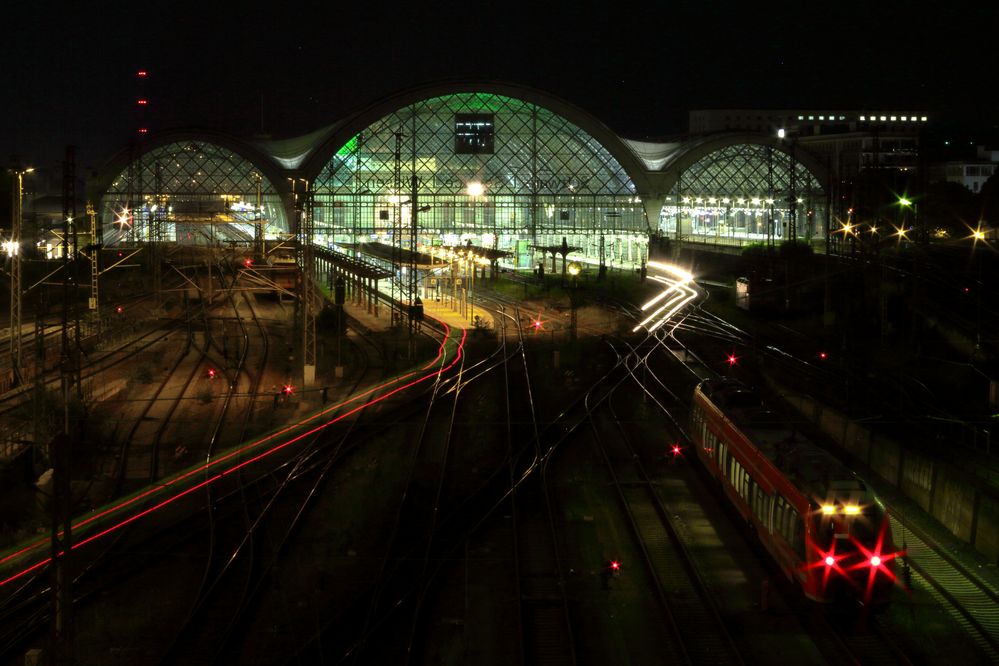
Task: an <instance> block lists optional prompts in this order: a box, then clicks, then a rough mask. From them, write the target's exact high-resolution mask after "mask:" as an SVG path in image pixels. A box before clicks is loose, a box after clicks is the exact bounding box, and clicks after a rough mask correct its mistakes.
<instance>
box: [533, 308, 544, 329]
mask: <svg viewBox="0 0 999 666" xmlns="http://www.w3.org/2000/svg"><path fill="white" fill-rule="evenodd" d="M531 328H533V329H534V332H535V333H537V332H538V331H543V330H544V329H545V322H543V321H541V313H540V312H539V313H538V316H537V318H536V319H535V320H534V321H533V322H531Z"/></svg>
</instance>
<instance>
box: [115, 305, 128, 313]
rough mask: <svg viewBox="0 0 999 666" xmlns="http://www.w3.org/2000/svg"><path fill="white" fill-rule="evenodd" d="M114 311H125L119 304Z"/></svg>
mask: <svg viewBox="0 0 999 666" xmlns="http://www.w3.org/2000/svg"><path fill="white" fill-rule="evenodd" d="M114 311H115V312H117V313H118V314H121V313H123V312H124V311H125V308H123V307H121V306H120V305H119V306H118V307H116V308H115V309H114Z"/></svg>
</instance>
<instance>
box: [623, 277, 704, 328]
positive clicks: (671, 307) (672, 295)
mask: <svg viewBox="0 0 999 666" xmlns="http://www.w3.org/2000/svg"><path fill="white" fill-rule="evenodd" d="M647 265H648V266H649V267H651V268H658V269H659V270H662V271H664V272H666V273H669V274H670V275H672V276H675V279H674V278H671V277H668V276H663V275H651V276H649V277H650V278H651V279H652V280H655V281H656V282H660V283H662V284H664V285H666V286H667V289H665V290H664V291H662V292H661V293H659V294H656V296H654V297H653V298H652V299H651V300H649V301H648V302H646V303H645V304H644V305H642V311H643V312H644V311H645V310H648V309H649V308H651V307H653V306H654V305H656V304H658V303H659V302H660V301H662V300H663V299H668V300H666V303H665V305H662V306H660V307H659V308H657V309H656V310H655V311H654V312H653V313H652V314H650V315H649V316H648V317H646V318H645V319H644V320H643V321H642V322H640V323H639V324H638V325H637V326H635V327H634V328H633V329H631V331H632V333H637V332H638V330H639V329H641V328H642V327H643V326H647V325H648V324H649V323H650V322H652V321H654V320H655V319H657V318H658V319H659V321H657V322H656V323H655V324H653V325H652V326H651V327H650V328H649V329H648V330H649V332H650V333H651V332H653V331H655V330H656V329H657V328H659V327H660V326H662V325H663V324H664V323H666V322H667V321H669V320H670V319H671V318H672V317H673V315H675V314H676V313H677V312H679V311H680V310H681V309H683V308H684V307H685V306H686V305H687V303H689V302H690V301H692V300H693V299H694V298H696V297H697V291H696V290H695V289H693V288H692V287H691V286H690V282H692V281H693V279H694V276H693V275H692V274H691V273H690V272H689V271H685V270H684V269H682V268H680V267H678V266H673V265H672V264H664V263H662V262H659V261H650V262H649V263H648V264H647Z"/></svg>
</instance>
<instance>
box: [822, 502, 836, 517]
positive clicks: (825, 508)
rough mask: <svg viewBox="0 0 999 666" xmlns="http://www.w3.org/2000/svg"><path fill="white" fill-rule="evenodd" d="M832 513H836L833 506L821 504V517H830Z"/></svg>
mask: <svg viewBox="0 0 999 666" xmlns="http://www.w3.org/2000/svg"><path fill="white" fill-rule="evenodd" d="M834 513H836V505H835V504H823V505H822V515H823V516H831V515H833V514H834Z"/></svg>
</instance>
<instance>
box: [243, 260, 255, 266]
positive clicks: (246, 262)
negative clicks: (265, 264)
mask: <svg viewBox="0 0 999 666" xmlns="http://www.w3.org/2000/svg"><path fill="white" fill-rule="evenodd" d="M243 265H244V266H246V267H247V268H249V267H250V266H252V265H253V259H249V258H247V259H244V260H243Z"/></svg>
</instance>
